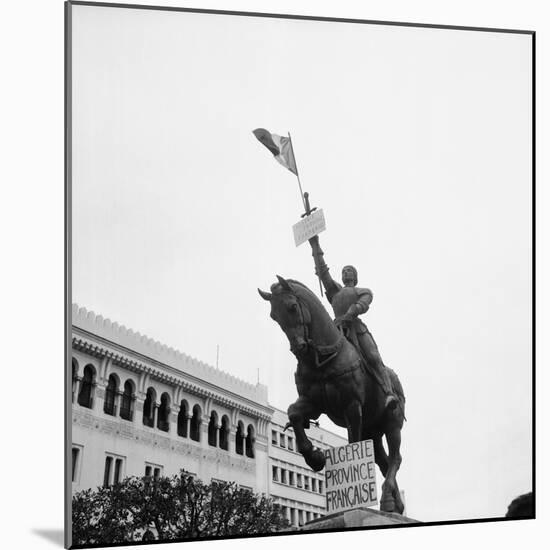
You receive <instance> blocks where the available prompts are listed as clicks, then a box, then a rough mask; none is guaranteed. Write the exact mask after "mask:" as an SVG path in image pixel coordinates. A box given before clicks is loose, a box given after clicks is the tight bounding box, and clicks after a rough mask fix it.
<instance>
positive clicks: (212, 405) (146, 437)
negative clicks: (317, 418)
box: [72, 305, 346, 526]
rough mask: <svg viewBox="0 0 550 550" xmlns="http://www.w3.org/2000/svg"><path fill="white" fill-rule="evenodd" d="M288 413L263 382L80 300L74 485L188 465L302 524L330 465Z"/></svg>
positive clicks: (324, 438) (333, 441)
mask: <svg viewBox="0 0 550 550" xmlns="http://www.w3.org/2000/svg"><path fill="white" fill-rule="evenodd" d="M286 422H287V417H286V413H284V412H283V411H280V410H278V409H276V408H274V407H272V406H270V405H269V403H268V395H267V387H266V386H265V385H262V384H255V385H254V384H249V383H247V382H245V381H243V380H240V379H238V378H236V377H234V376H232V375H230V374H228V373H226V372H223V371H221V370H219V369H216V368H214V367H212V366H209V365H207V364H205V363H202V362H201V361H198V360H196V359H193V358H191V357H189V356H187V355H185V354H183V353H180V352H179V351H176V350H174V349H172V348H168V347H167V346H164V345H162V344H160V343H159V342H156V341H154V340H151V339H150V338H147V337H146V336H143V335H141V334H139V333H136V332H134V331H132V330H130V329H127V328H125V327H123V326H120V325H118V324H117V323H112V322H111V321H109V320H108V319H104V318H103V317H101V316H100V315H95V314H94V313H93V312H89V311H87V310H86V309H84V308H79V307H78V306H76V305H75V306H73V309H72V488H73V492H77V491H80V490H83V489H88V488H95V487H97V486H100V485H109V484H112V483H116V482H117V481H119V480H121V479H123V478H124V477H126V476H144V475H148V476H160V475H173V474H176V473H178V472H179V471H180V470H181V469H184V470H186V471H187V472H190V473H191V474H193V475H195V476H197V477H198V478H200V479H202V480H203V481H205V482H207V483H208V482H210V481H211V480H224V481H233V482H236V483H238V484H239V485H240V486H242V487H247V488H250V489H252V490H253V491H254V492H258V493H264V494H266V495H268V496H271V497H272V498H273V499H274V500H275V501H276V502H277V503H279V504H280V505H281V506H282V507H283V511H284V513H285V515H286V516H287V518H288V519H289V521H290V522H291V524H292V525H294V526H299V525H301V524H303V523H305V522H307V521H309V520H311V519H314V518H317V517H319V516H321V515H324V513H325V496H324V474H317V473H315V472H312V471H311V469H309V468H308V467H307V465H306V464H305V462H304V460H303V458H302V456H301V455H300V454H299V453H297V451H296V442H295V438H294V433H293V431H292V429H291V428H290V429H287V430H286V431H285V430H284V427H285V425H286ZM308 436H309V437H310V438H311V439H312V441H313V443H314V445H315V446H317V447H319V448H327V447H330V446H338V445H343V444H345V443H346V441H345V440H344V439H343V438H341V437H339V436H337V435H335V434H333V433H331V432H329V431H327V430H323V429H321V428H318V427H315V426H312V428H311V429H310V430H309V432H308Z"/></svg>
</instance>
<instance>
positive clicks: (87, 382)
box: [78, 365, 95, 409]
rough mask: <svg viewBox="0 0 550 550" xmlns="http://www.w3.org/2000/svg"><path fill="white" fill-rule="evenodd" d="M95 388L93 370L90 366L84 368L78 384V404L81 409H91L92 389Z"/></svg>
mask: <svg viewBox="0 0 550 550" xmlns="http://www.w3.org/2000/svg"><path fill="white" fill-rule="evenodd" d="M94 386H95V369H94V367H92V365H86V366H85V367H84V376H83V377H82V380H81V382H80V391H79V392H78V404H79V405H81V406H82V407H87V408H88V409H91V408H92V405H93V387H94Z"/></svg>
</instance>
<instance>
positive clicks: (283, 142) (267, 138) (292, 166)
mask: <svg viewBox="0 0 550 550" xmlns="http://www.w3.org/2000/svg"><path fill="white" fill-rule="evenodd" d="M252 133H253V134H254V135H255V136H256V138H257V139H258V141H259V142H260V143H262V144H263V145H265V146H266V147H267V148H268V149H269V150H270V151H271V153H272V154H273V156H274V157H275V160H276V161H277V162H279V163H280V164H282V165H283V166H284V167H285V168H286V169H287V170H290V171H291V172H292V173H293V174H296V175H298V169H297V168H296V161H295V160H294V151H293V150H292V142H291V141H290V138H289V137H281V136H278V135H277V134H272V133H270V132H268V131H267V130H266V129H265V128H256V129H255V130H253V131H252Z"/></svg>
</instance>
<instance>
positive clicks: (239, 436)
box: [235, 422, 244, 455]
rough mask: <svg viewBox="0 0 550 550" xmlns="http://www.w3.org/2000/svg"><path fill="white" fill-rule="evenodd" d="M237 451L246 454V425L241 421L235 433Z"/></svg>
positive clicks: (239, 453)
mask: <svg viewBox="0 0 550 550" xmlns="http://www.w3.org/2000/svg"><path fill="white" fill-rule="evenodd" d="M235 452H236V453H237V454H238V455H242V454H244V425H243V423H242V422H239V424H238V426H237V433H236V434H235Z"/></svg>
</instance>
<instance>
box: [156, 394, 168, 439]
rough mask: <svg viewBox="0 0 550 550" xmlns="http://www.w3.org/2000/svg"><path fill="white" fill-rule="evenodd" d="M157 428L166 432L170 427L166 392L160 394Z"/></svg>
mask: <svg viewBox="0 0 550 550" xmlns="http://www.w3.org/2000/svg"><path fill="white" fill-rule="evenodd" d="M157 428H158V429H159V430H162V431H163V432H167V431H168V430H169V428H170V396H169V395H168V394H167V393H166V392H164V393H163V394H162V395H161V396H160V407H159V413H158V419H157Z"/></svg>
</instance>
